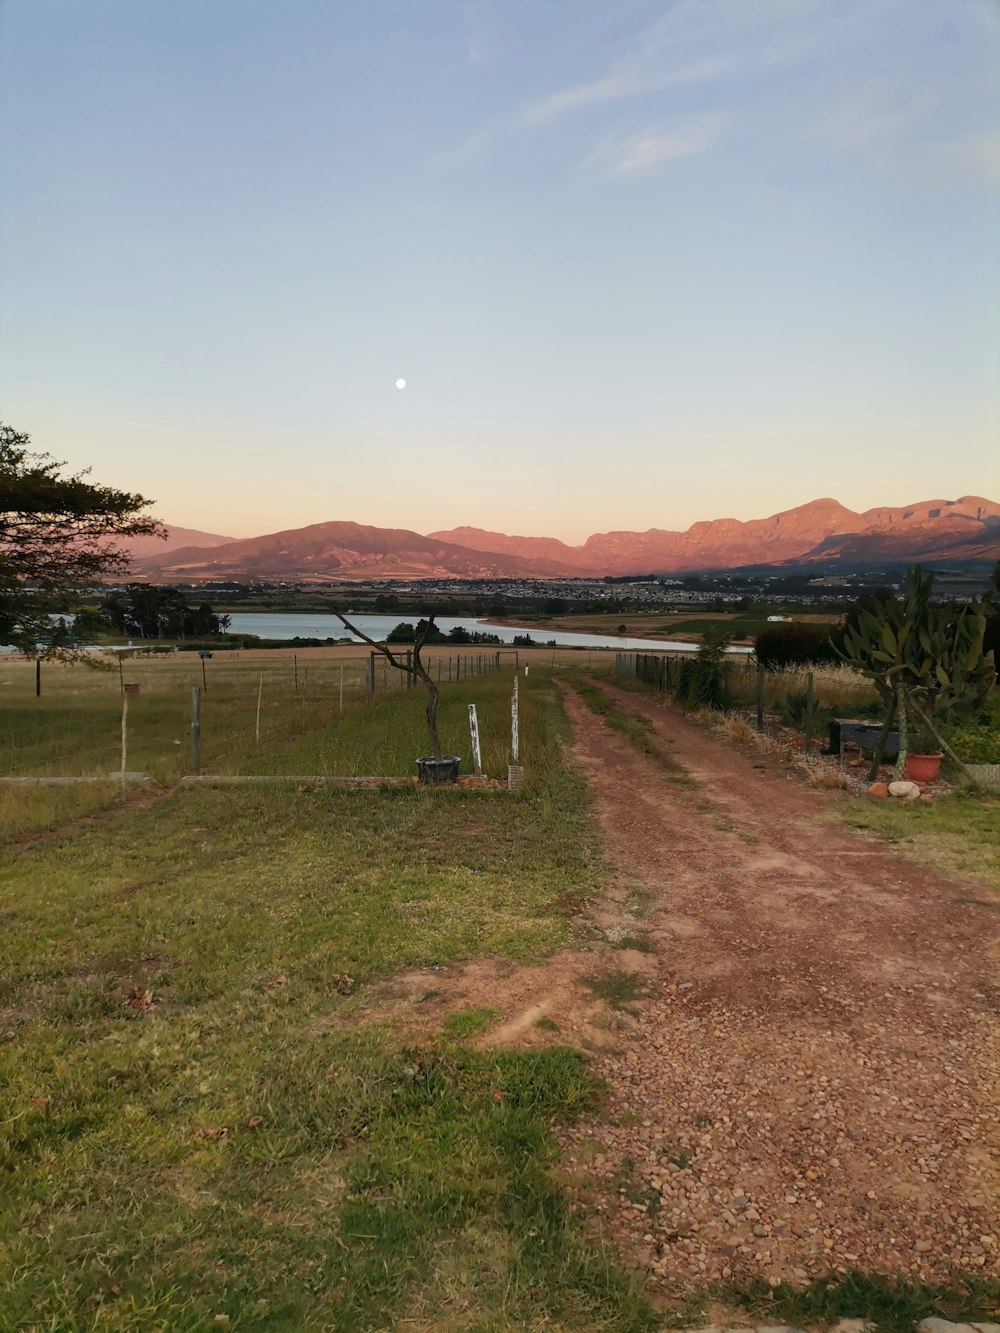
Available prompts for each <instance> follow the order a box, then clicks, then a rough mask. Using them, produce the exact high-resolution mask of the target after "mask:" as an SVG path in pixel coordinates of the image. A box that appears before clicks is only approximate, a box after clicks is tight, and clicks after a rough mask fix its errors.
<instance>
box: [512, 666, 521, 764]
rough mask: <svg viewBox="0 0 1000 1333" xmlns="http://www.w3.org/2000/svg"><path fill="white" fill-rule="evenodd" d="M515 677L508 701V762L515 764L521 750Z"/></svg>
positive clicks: (516, 679) (517, 682) (517, 683)
mask: <svg viewBox="0 0 1000 1333" xmlns="http://www.w3.org/2000/svg"><path fill="white" fill-rule="evenodd" d="M518 685H519V681H518V678H517V676H515V677H514V693H513V695H512V697H511V701H510V761H511V763H512V764H516V763H517V761H518V752H519V750H520V748H521V734H520V733H521V719H520V705H519V701H518Z"/></svg>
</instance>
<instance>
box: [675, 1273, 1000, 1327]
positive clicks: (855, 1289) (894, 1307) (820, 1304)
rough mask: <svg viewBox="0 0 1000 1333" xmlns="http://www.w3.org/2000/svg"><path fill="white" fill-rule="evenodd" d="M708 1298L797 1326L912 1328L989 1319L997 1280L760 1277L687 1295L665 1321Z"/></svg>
mask: <svg viewBox="0 0 1000 1333" xmlns="http://www.w3.org/2000/svg"><path fill="white" fill-rule="evenodd" d="M713 1301H714V1302H721V1303H722V1304H724V1305H726V1306H727V1307H728V1308H730V1309H733V1310H738V1311H740V1312H741V1313H742V1314H744V1315H745V1317H746V1319H747V1320H751V1321H753V1322H755V1323H763V1324H770V1325H782V1324H784V1325H792V1326H794V1327H800V1328H802V1327H807V1326H812V1327H816V1326H819V1327H824V1326H827V1327H828V1326H830V1325H831V1324H834V1323H836V1322H837V1321H838V1320H840V1319H865V1320H870V1321H871V1322H872V1323H873V1324H874V1325H875V1327H876V1328H877V1329H878V1330H880V1333H913V1329H915V1328H916V1326H917V1324H918V1323H919V1322H920V1320H921V1319H928V1318H933V1317H937V1318H943V1319H949V1320H952V1321H954V1322H958V1323H967V1322H970V1321H975V1322H977V1323H980V1322H982V1323H989V1322H994V1321H995V1320H996V1319H997V1316H998V1315H1000V1282H997V1281H996V1280H990V1279H985V1280H982V1279H977V1278H972V1277H967V1276H960V1277H957V1278H956V1279H955V1281H954V1283H953V1284H951V1285H947V1286H946V1285H943V1284H942V1285H934V1286H925V1285H923V1284H921V1283H920V1282H916V1281H913V1280H911V1279H907V1278H896V1277H884V1276H882V1275H880V1274H877V1273H858V1272H852V1273H848V1274H846V1276H844V1277H842V1278H830V1279H829V1280H828V1281H825V1282H812V1283H810V1284H809V1285H808V1286H805V1287H795V1286H792V1285H790V1284H789V1283H786V1282H783V1283H781V1284H780V1285H779V1286H777V1287H772V1286H770V1284H769V1283H767V1282H766V1281H764V1280H763V1279H762V1278H761V1279H756V1280H754V1281H751V1282H749V1283H747V1284H745V1285H736V1284H725V1285H719V1286H714V1287H712V1288H710V1289H709V1290H707V1291H704V1292H699V1293H695V1294H692V1295H691V1296H690V1297H689V1299H688V1300H687V1302H686V1303H685V1305H684V1306H683V1307H682V1308H681V1309H679V1310H677V1311H676V1312H675V1313H674V1315H673V1316H672V1317H671V1318H670V1320H669V1323H670V1324H671V1325H672V1326H673V1327H675V1328H687V1327H689V1326H691V1325H692V1324H698V1323H703V1322H704V1310H705V1309H706V1307H707V1306H708V1304H709V1303H710V1302H713Z"/></svg>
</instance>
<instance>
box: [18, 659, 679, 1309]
mask: <svg viewBox="0 0 1000 1333" xmlns="http://www.w3.org/2000/svg"><path fill="white" fill-rule="evenodd" d="M507 684H508V687H509V680H508V682H507ZM522 700H523V713H524V721H525V738H526V743H525V747H524V762H525V769H526V783H525V787H524V789H523V790H522V792H520V793H519V794H518V795H517V796H513V797H512V796H509V795H508V794H507V793H504V792H500V793H497V792H490V791H482V790H465V791H462V790H458V791H448V792H440V791H428V790H423V789H418V788H403V789H397V788H393V789H384V790H381V791H363V792H355V793H350V792H346V791H343V790H334V789H318V790H308V791H295V790H294V789H291V788H288V787H285V788H273V789H271V788H256V787H254V788H251V789H243V788H241V789H233V788H211V787H209V788H201V787H198V788H190V787H188V788H181V789H178V790H175V791H173V792H172V793H170V794H168V795H165V796H164V797H163V798H162V799H161V800H160V801H159V802H158V803H156V804H155V805H154V806H153V807H152V808H151V809H149V810H146V811H141V810H130V811H120V812H117V813H113V814H110V815H108V816H107V817H106V818H105V819H104V820H103V821H102V823H101V824H100V825H99V826H94V827H76V826H73V827H67V828H66V829H65V830H64V831H62V832H60V831H59V830H58V829H57V830H55V831H54V832H53V833H52V834H51V835H50V836H49V837H48V838H47V839H45V840H44V841H41V842H39V843H37V844H36V845H35V846H33V847H31V848H29V849H28V850H26V851H22V852H21V853H20V854H18V855H7V856H4V857H2V859H0V883H2V897H0V903H2V908H0V910H2V914H3V926H4V930H3V933H2V936H0V950H2V957H0V977H2V983H0V1043H2V1045H0V1049H2V1052H3V1057H2V1059H0V1108H2V1110H0V1328H3V1329H8V1328H9V1329H17V1328H28V1327H39V1328H42V1327H44V1328H45V1329H46V1330H51V1331H52V1333H70V1330H72V1331H73V1333H76V1330H83V1329H90V1328H101V1329H108V1330H114V1331H115V1333H119V1331H122V1330H128V1331H129V1333H133V1331H134V1333H140V1331H141V1333H145V1331H146V1330H150V1329H160V1330H191V1331H192V1333H193V1331H194V1330H199V1331H200V1330H201V1329H205V1328H210V1327H214V1326H215V1321H216V1319H217V1317H223V1316H224V1317H226V1318H228V1321H229V1322H228V1325H227V1326H228V1327H231V1328H239V1329H253V1330H256V1329H268V1330H270V1329H281V1330H285V1329H287V1330H296V1331H297V1330H309V1329H317V1330H318V1329H328V1328H336V1329H337V1330H339V1331H340V1330H343V1331H344V1333H349V1331H351V1330H358V1331H359V1333H361V1330H370V1329H381V1328H389V1327H395V1326H396V1325H397V1324H398V1323H400V1321H403V1320H406V1319H411V1320H415V1321H416V1323H417V1325H418V1326H423V1327H428V1328H429V1327H434V1328H454V1329H466V1328H481V1329H484V1330H485V1329H507V1328H522V1327H526V1326H527V1325H528V1324H530V1323H531V1322H532V1321H538V1320H548V1322H549V1323H550V1324H552V1325H554V1326H561V1327H566V1328H573V1329H593V1330H598V1329H612V1330H621V1331H622V1333H626V1331H628V1333H631V1331H632V1330H635V1331H636V1333H638V1331H639V1330H645V1329H650V1328H652V1327H653V1326H654V1323H655V1321H654V1319H653V1316H652V1315H651V1313H650V1311H649V1309H648V1307H647V1306H646V1305H645V1304H644V1302H643V1300H642V1298H641V1296H640V1294H639V1292H638V1289H637V1283H636V1282H634V1281H632V1280H630V1279H627V1278H626V1277H625V1276H623V1274H622V1273H621V1272H620V1270H618V1269H617V1268H616V1267H615V1264H614V1262H613V1260H612V1258H611V1256H610V1255H609V1254H608V1253H607V1252H606V1251H605V1249H604V1248H603V1246H602V1245H601V1243H600V1242H599V1240H597V1239H595V1238H593V1237H592V1236H590V1235H589V1234H588V1232H587V1231H586V1229H585V1227H584V1224H583V1223H582V1221H581V1220H580V1219H579V1218H578V1216H577V1214H576V1213H575V1212H574V1211H573V1210H572V1209H571V1207H570V1201H569V1199H568V1197H567V1196H566V1195H564V1194H563V1193H562V1192H561V1190H560V1189H559V1188H558V1187H557V1185H556V1183H555V1178H554V1175H553V1173H552V1170H551V1168H552V1166H553V1163H554V1162H555V1158H556V1149H555V1146H554V1141H553V1138H552V1135H551V1129H552V1127H553V1126H554V1125H555V1124H556V1123H557V1122H560V1121H565V1120H567V1119H569V1118H572V1116H574V1115H575V1114H577V1113H578V1112H579V1110H580V1109H581V1108H582V1107H583V1106H585V1105H586V1104H587V1103H588V1102H589V1100H590V1099H591V1098H592V1097H593V1095H594V1093H595V1084H594V1081H593V1078H592V1076H591V1074H590V1073H589V1071H588V1067H587V1064H586V1061H585V1059H584V1058H583V1057H582V1056H580V1055H579V1054H578V1053H576V1052H574V1051H571V1050H568V1049H565V1048H559V1047H556V1048H552V1049H549V1050H546V1051H543V1052H524V1053H516V1052H488V1053H481V1052H478V1051H474V1050H472V1049H471V1048H470V1047H469V1046H468V1045H467V1040H468V1039H469V1038H470V1037H472V1036H473V1035H474V1034H475V1033H476V1032H478V1031H481V1030H482V1027H483V1025H484V1024H485V1023H487V1022H488V1021H490V1020H489V1011H484V1010H478V1011H476V1010H466V1011H464V1012H459V1013H457V1014H454V1015H452V1016H451V1018H450V1019H448V1020H447V1021H446V1027H445V1031H444V1032H443V1033H442V1034H441V1036H440V1037H439V1038H438V1039H436V1040H428V1041H426V1042H425V1043H424V1044H423V1045H422V1046H421V1047H420V1048H419V1049H412V1048H411V1047H408V1046H407V1045H406V1043H405V1041H404V1040H403V1039H402V1038H401V1037H400V1036H399V1035H397V1034H396V1033H395V1032H394V1031H393V1030H392V1029H391V1028H390V1027H388V1026H386V1025H385V1024H383V1025H381V1026H378V1025H373V1024H372V1022H371V1019H370V1018H369V1017H368V1009H367V1006H368V1003H369V1000H370V998H371V997H372V995H373V993H374V990H375V987H376V983H379V982H380V981H381V980H382V979H383V978H390V977H391V976H392V974H393V973H396V972H398V971H399V970H400V969H403V968H407V967H413V966H420V967H424V968H430V969H433V968H437V967H443V966H446V965H448V964H449V963H453V962H455V961H457V960H460V959H462V958H464V957H469V956H476V955H487V956H499V957H504V958H509V959H512V960H525V961H535V960H538V959H542V958H544V957H546V956H548V955H549V954H551V953H552V952H553V951H554V950H555V949H557V948H559V947H560V946H561V945H562V944H564V943H565V942H566V941H567V940H568V938H569V934H570V920H569V919H570V916H571V914H572V913H573V912H574V910H575V909H576V908H577V906H578V905H579V903H580V900H581V898H583V899H586V898H587V897H589V896H593V895H595V894H596V893H597V892H599V890H600V887H601V882H602V881H601V874H602V865H601V860H600V849H599V847H598V845H597V844H596V841H595V837H594V834H593V832H592V830H591V828H590V826H589V823H588V807H587V801H586V795H585V791H584V788H583V785H582V782H581V780H580V778H579V777H578V776H577V775H575V774H574V773H573V772H572V771H570V770H568V769H566V768H565V767H564V765H563V761H562V758H561V754H562V749H561V737H562V735H563V733H564V724H563V721H562V715H561V709H560V705H559V700H558V697H557V695H556V692H555V691H554V690H553V688H552V686H551V684H550V683H548V682H547V681H546V680H545V679H544V676H543V675H542V673H537V675H536V674H533V676H532V678H531V680H530V681H529V682H526V686H525V689H524V691H523V693H522Z"/></svg>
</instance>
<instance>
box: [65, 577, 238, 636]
mask: <svg viewBox="0 0 1000 1333" xmlns="http://www.w3.org/2000/svg"><path fill="white" fill-rule="evenodd" d="M228 628H229V617H228V616H217V615H216V614H215V612H214V611H213V610H212V608H211V606H209V604H208V602H202V603H200V605H198V606H189V605H188V603H187V602H186V601H185V600H184V594H183V593H182V592H181V591H180V589H179V588H162V587H159V586H158V585H157V584H155V583H130V584H128V586H127V587H126V588H125V591H124V592H113V593H111V594H110V596H108V597H106V598H105V599H104V601H103V602H102V603H101V605H100V606H99V607H98V609H97V611H96V612H94V611H81V612H80V614H79V615H78V616H77V617H76V619H75V620H74V622H73V632H74V633H75V634H76V635H77V636H78V637H83V636H85V635H87V634H93V633H95V632H100V631H104V632H105V633H106V632H107V631H108V630H114V631H115V632H117V633H118V634H125V635H128V636H129V637H130V638H139V639H183V638H188V637H194V638H199V637H204V636H206V635H214V634H220V633H221V632H222V631H223V630H224V629H228Z"/></svg>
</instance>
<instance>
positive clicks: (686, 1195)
mask: <svg viewBox="0 0 1000 1333" xmlns="http://www.w3.org/2000/svg"><path fill="white" fill-rule="evenodd" d="M602 688H604V689H605V690H606V692H607V693H608V694H609V695H611V696H613V697H614V699H615V702H616V703H617V704H618V705H619V706H620V707H622V708H624V709H626V710H629V711H631V712H633V713H637V714H642V715H643V716H645V717H647V718H649V719H651V721H652V723H653V726H654V728H655V730H656V735H657V738H658V743H661V744H665V745H667V746H668V747H669V753H670V755H671V757H672V758H673V759H675V760H676V761H677V763H678V764H679V765H680V766H681V770H682V771H683V772H685V773H687V774H688V775H690V778H691V779H693V781H691V782H688V783H685V782H684V781H678V780H677V774H671V772H670V771H669V770H666V769H664V767H663V766H662V765H658V764H657V763H655V761H653V760H651V759H649V758H647V757H646V756H644V755H643V754H642V753H641V752H640V751H639V750H638V749H637V748H636V747H635V746H634V745H633V744H632V743H631V742H630V741H629V740H628V739H627V738H626V737H624V736H623V735H621V734H620V733H619V732H616V731H612V730H611V729H609V728H608V727H607V725H606V724H605V723H604V721H603V720H602V719H601V718H600V717H598V716H596V715H595V714H594V713H592V712H591V711H590V710H589V709H588V708H587V706H586V705H585V704H584V703H583V702H582V700H581V699H580V698H579V697H578V696H577V695H576V694H575V693H573V692H572V691H571V690H567V691H566V706H567V710H568V713H569V716H570V720H571V723H572V727H573V734H574V746H575V753H576V756H577V758H578V760H579V762H580V764H581V765H582V766H583V768H584V769H585V771H586V773H587V774H588V776H589V779H590V782H591V785H592V788H593V791H594V793H595V798H596V805H597V811H598V815H599V818H600V821H601V824H602V827H603V832H604V836H605V840H606V844H607V848H608V851H609V855H610V856H611V857H612V859H613V861H614V864H615V866H616V880H617V884H618V900H619V901H622V900H623V896H627V895H628V894H631V896H632V897H633V900H634V903H635V904H638V905H639V910H634V911H633V918H634V921H633V924H634V927H635V929H636V930H637V931H641V932H642V933H644V935H645V937H646V940H647V942H648V944H649V945H650V946H651V952H649V953H647V954H643V955H636V954H626V955H619V957H620V958H625V959H626V960H632V961H633V962H635V961H636V959H637V958H638V957H641V959H642V966H641V971H640V970H639V969H637V972H638V975H637V977H635V978H633V983H634V986H635V987H636V988H637V989H638V988H641V989H644V991H645V994H644V995H642V997H641V998H638V999H637V1001H636V1002H635V1004H634V1005H629V1004H625V1006H624V1008H625V1010H626V1011H627V1010H628V1009H630V1008H631V1009H634V1013H633V1015H632V1017H631V1018H629V1017H628V1014H627V1012H626V1014H625V1016H624V1018H623V1021H624V1022H625V1023H626V1024H629V1025H630V1026H628V1027H627V1028H626V1029H625V1031H623V1032H621V1033H620V1034H618V1035H619V1037H620V1038H621V1039H620V1040H619V1041H617V1042H616V1044H615V1046H614V1048H613V1049H611V1050H609V1051H606V1052H604V1053H600V1054H598V1057H597V1072H598V1073H599V1074H600V1075H601V1076H602V1077H603V1078H604V1079H606V1080H607V1083H608V1088H609V1092H608V1099H607V1105H606V1108H605V1115H604V1117H602V1118H601V1119H600V1120H595V1121H592V1122H590V1123H587V1124H584V1125H581V1126H578V1127H577V1128H576V1129H574V1130H573V1131H572V1133H571V1134H569V1135H568V1136H567V1138H566V1150H567V1156H568V1159H569V1161H568V1164H569V1166H570V1169H571V1170H573V1171H575V1172H576V1173H577V1175H578V1176H579V1177H580V1178H581V1180H582V1181H583V1183H584V1184H585V1186H586V1188H588V1189H589V1190H591V1191H593V1194H592V1197H593V1198H594V1199H595V1200H596V1201H597V1203H598V1206H599V1207H602V1208H603V1209H605V1210H606V1211H607V1213H608V1215H609V1217H610V1219H611V1222H612V1227H613V1229H614V1230H615V1231H616V1232H617V1233H618V1234H619V1236H620V1237H621V1238H622V1239H624V1240H625V1241H626V1242H627V1243H628V1244H629V1245H630V1246H631V1247H632V1248H633V1251H634V1252H637V1253H638V1256H639V1258H640V1260H641V1261H642V1262H643V1263H644V1264H647V1265H649V1267H650V1268H651V1269H652V1270H653V1271H654V1272H655V1273H656V1274H657V1275H659V1277H660V1278H661V1279H662V1280H663V1281H664V1282H665V1283H667V1284H670V1283H672V1282H675V1281H679V1282H683V1283H684V1284H689V1283H691V1282H696V1281H699V1280H704V1279H718V1278H720V1277H734V1278H744V1277H747V1276H750V1275H761V1276H764V1277H774V1278H779V1277H780V1278H788V1279H792V1280H796V1279H797V1280H805V1279H806V1278H809V1277H813V1276H819V1275H823V1274H826V1273H828V1272H830V1271H831V1270H841V1271H846V1270H847V1269H850V1268H860V1269H866V1270H870V1271H881V1272H890V1273H912V1274H919V1275H921V1276H922V1277H923V1278H944V1277H946V1276H947V1273H948V1271H949V1270H950V1269H953V1268H955V1267H958V1268H960V1269H962V1270H965V1271H969V1272H972V1273H976V1274H979V1275H987V1274H994V1275H995V1274H996V1272H997V1271H1000V1240H998V1232H1000V1221H998V1219H1000V1190H998V1186H1000V1151H998V1150H1000V1115H998V1107H997V1102H998V1100H1000V1061H998V1041H997V1035H998V1024H997V999H998V991H997V985H996V983H997V973H998V967H997V962H998V952H997V946H996V941H995V940H993V939H992V937H993V936H995V935H996V927H997V917H996V915H995V914H993V913H991V912H989V911H988V910H985V909H984V908H983V907H981V906H976V905H974V904H972V903H969V902H967V901H963V899H964V898H967V897H968V896H969V889H968V886H963V885H959V884H956V883H949V882H947V881H946V880H944V879H942V878H940V877H939V876H937V875H935V874H933V873H932V872H930V871H925V870H922V869H920V868H918V867H916V866H914V865H912V864H909V863H907V862H904V861H902V860H900V859H899V858H898V857H896V856H895V855H894V854H893V853H892V852H891V851H890V850H888V849H885V848H883V847H881V846H880V845H878V844H876V843H873V842H869V841H866V840H863V839H862V838H861V837H860V836H854V835H852V834H851V833H850V832H849V831H848V830H847V829H845V827H844V825H843V824H841V823H840V822H838V821H837V820H836V819H835V818H831V814H830V799H831V798H830V797H829V796H826V795H823V794H822V793H817V792H814V791H812V790H810V789H808V788H805V787H803V786H801V785H800V784H799V783H797V782H794V781H790V780H788V778H787V777H786V776H784V775H783V774H781V773H776V772H773V771H769V770H767V769H765V768H763V767H761V766H759V764H760V761H759V760H757V759H756V756H754V755H752V754H746V755H745V754H743V753H742V752H740V751H738V750H737V749H735V748H734V747H732V746H730V745H728V744H727V743H726V742H723V741H721V740H719V739H717V738H716V737H715V736H713V735H712V734H710V733H708V732H706V731H705V730H704V729H703V728H701V727H699V726H697V725H696V724H692V723H690V722H688V721H687V720H686V719H684V718H683V717H682V716H681V715H679V714H678V713H677V712H675V711H674V710H672V709H668V708H665V707H663V706H662V705H661V704H660V703H659V702H658V701H657V700H655V699H652V698H646V697H644V696H639V695H636V694H632V693H630V692H626V691H622V690H617V689H615V688H614V687H612V686H602ZM619 966H621V964H619ZM622 989H624V990H625V991H626V992H627V991H628V984H627V982H626V981H624V980H623V984H622Z"/></svg>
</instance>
